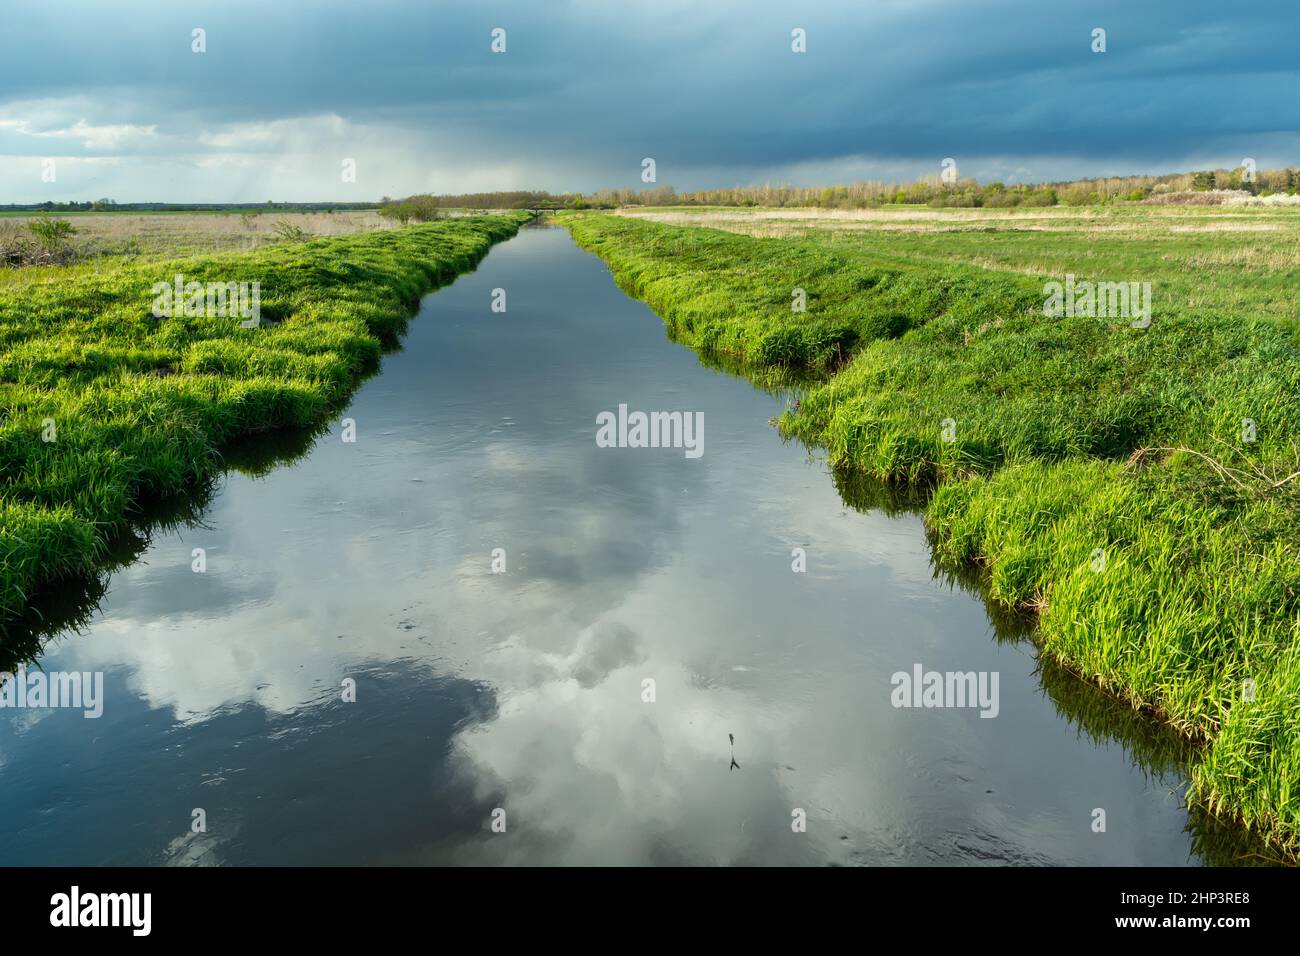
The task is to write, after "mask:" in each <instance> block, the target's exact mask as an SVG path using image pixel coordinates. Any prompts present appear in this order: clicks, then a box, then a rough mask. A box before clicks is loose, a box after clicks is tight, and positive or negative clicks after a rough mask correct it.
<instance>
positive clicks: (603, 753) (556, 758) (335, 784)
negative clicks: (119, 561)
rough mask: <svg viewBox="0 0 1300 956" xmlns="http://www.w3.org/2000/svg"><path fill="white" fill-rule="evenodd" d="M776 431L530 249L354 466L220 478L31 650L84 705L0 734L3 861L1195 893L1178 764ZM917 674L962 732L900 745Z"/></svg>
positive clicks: (466, 286)
mask: <svg viewBox="0 0 1300 956" xmlns="http://www.w3.org/2000/svg"><path fill="white" fill-rule="evenodd" d="M498 287H499V288H504V289H505V290H506V292H507V306H508V311H507V312H506V313H504V314H502V313H494V312H492V311H491V310H490V308H489V305H490V302H491V295H492V290H493V289H494V288H498ZM786 400H787V399H786V398H785V397H783V396H781V395H777V394H769V393H765V392H763V391H761V390H759V389H756V388H754V387H753V386H751V384H750V383H748V382H746V381H745V380H743V379H741V378H737V377H735V376H732V375H728V374H725V373H722V372H719V371H715V370H711V369H709V368H706V367H704V366H703V365H701V363H700V361H699V360H698V359H697V358H696V356H695V355H694V354H693V353H691V352H689V351H687V350H686V349H684V348H681V347H679V346H677V345H674V344H673V343H671V342H669V341H667V340H666V339H665V336H664V333H663V327H662V324H661V323H660V321H659V320H658V319H657V318H656V317H655V316H654V315H653V314H652V313H651V312H650V311H649V310H648V309H647V308H646V307H645V306H643V305H642V304H640V303H638V302H636V301H633V300H631V299H629V298H627V297H626V296H625V295H624V294H623V293H622V292H621V291H620V290H619V289H618V288H617V287H616V286H615V284H614V282H613V281H612V279H611V277H610V276H609V274H608V272H607V271H606V270H605V268H604V267H603V265H602V263H601V262H600V261H599V260H597V259H596V258H594V257H592V256H590V255H588V254H586V253H584V252H581V251H580V250H578V249H577V248H576V247H575V246H574V245H573V243H572V242H571V240H570V239H569V237H568V235H567V233H565V232H563V231H560V230H556V229H549V230H541V229H538V230H525V231H524V232H522V233H521V234H520V235H519V236H518V237H517V238H516V239H514V240H512V241H510V242H508V243H506V244H503V245H501V246H498V247H497V248H496V249H494V250H493V251H492V252H491V254H490V255H489V256H488V258H487V259H486V260H485V261H484V263H483V264H482V265H481V266H480V268H479V269H478V271H477V272H475V273H474V274H471V275H467V276H464V277H462V278H461V279H459V280H458V281H457V282H456V283H455V284H454V285H453V286H451V287H449V288H447V289H444V290H442V291H440V292H438V293H436V294H434V295H432V296H430V297H429V298H427V299H426V300H425V303H424V306H423V308H422V310H421V312H420V315H419V316H418V318H416V319H415V320H414V321H413V322H412V324H411V328H410V332H409V334H408V336H407V338H406V339H405V343H404V348H403V350H402V351H401V352H399V353H396V354H393V355H390V356H388V357H387V358H386V359H385V361H384V366H383V370H382V374H380V375H379V376H377V377H375V378H373V379H371V380H370V381H369V382H368V383H367V384H366V385H365V386H364V387H363V388H362V389H361V391H360V392H359V393H358V394H357V396H356V398H355V401H354V402H353V403H352V404H351V406H350V407H349V408H348V409H347V411H346V412H344V413H343V415H341V416H340V420H341V419H342V418H345V417H346V418H351V419H353V420H354V421H355V423H356V433H357V440H356V441H355V443H345V442H344V441H342V439H341V428H340V423H339V422H335V423H334V425H333V426H332V427H331V429H330V431H329V432H328V433H326V434H324V435H323V436H321V437H320V438H319V439H318V440H317V441H316V442H315V444H314V445H312V446H311V448H310V451H309V452H308V453H307V454H306V455H305V456H303V457H302V458H300V459H299V460H298V461H296V462H295V463H293V464H291V465H288V466H285V467H280V468H276V469H271V470H269V471H266V472H265V473H264V474H262V475H261V476H260V477H250V476H249V475H247V474H243V473H240V472H232V473H231V474H230V475H229V476H228V478H227V480H226V481H225V483H224V485H223V486H222V487H221V488H220V489H219V490H218V491H217V493H216V494H215V495H214V496H213V497H212V499H211V500H210V501H209V502H207V507H206V510H205V511H204V513H203V517H202V520H201V521H200V522H197V523H190V524H186V525H183V526H182V527H180V528H179V529H176V530H174V531H157V532H156V533H155V535H154V537H153V540H152V542H151V544H150V545H149V547H148V548H147V549H146V550H145V551H144V553H143V555H141V557H140V560H139V561H137V562H135V563H133V564H131V565H129V566H128V567H126V568H125V569H123V570H120V571H119V572H117V573H116V574H114V575H113V576H112V578H111V582H110V589H109V593H108V594H107V596H105V597H104V598H103V600H102V601H101V602H100V608H99V610H98V611H97V612H95V613H94V614H93V616H92V620H91V623H90V625H89V626H88V627H86V628H85V629H84V632H83V633H81V634H73V635H67V636H63V637H61V638H59V639H57V640H55V641H53V642H51V643H50V644H49V645H48V647H47V648H46V650H45V652H44V654H43V656H42V658H41V661H40V664H41V666H42V667H44V668H45V669H47V670H63V671H71V670H76V671H102V672H104V674H105V702H104V713H103V716H102V717H101V718H99V719H97V720H87V719H84V718H83V717H82V716H81V713H80V711H71V710H44V711H35V710H27V711H15V710H3V711H0V861H2V862H4V863H11V864H12V863H24V864H34V863H66V864H127V863H145V864H155V863H175V864H261V863H290V864H299V863H497V862H506V863H614V864H643V863H763V864H768V863H866V864H889V863H905V862H907V863H1000V862H1010V863H1115V864H1156V863H1162V864H1183V863H1187V862H1193V863H1195V862H1218V861H1221V860H1222V859H1225V857H1224V856H1223V854H1224V853H1225V852H1231V851H1230V850H1229V851H1224V850H1222V849H1221V847H1222V845H1223V844H1224V843H1225V842H1226V843H1228V844H1230V843H1231V840H1230V838H1229V837H1226V836H1225V835H1224V834H1222V833H1219V832H1216V831H1215V830H1213V829H1209V828H1206V827H1205V826H1204V825H1202V824H1200V823H1199V822H1195V821H1193V822H1189V816H1188V813H1187V811H1186V810H1185V809H1184V808H1183V806H1182V804H1181V801H1180V798H1179V793H1180V792H1181V788H1182V786H1183V784H1184V781H1185V772H1186V763H1185V760H1186V755H1185V754H1182V753H1180V748H1179V747H1178V746H1177V745H1176V744H1175V743H1174V742H1172V741H1170V740H1169V739H1167V738H1166V737H1164V736H1163V735H1162V734H1161V733H1159V732H1158V731H1156V730H1154V729H1153V728H1152V727H1150V726H1149V725H1148V724H1146V723H1145V722H1144V721H1142V720H1140V719H1137V718H1135V717H1133V716H1132V715H1129V714H1128V713H1127V712H1126V711H1124V710H1123V709H1122V708H1116V707H1114V706H1113V705H1111V704H1110V703H1109V702H1108V701H1107V700H1106V699H1105V698H1103V697H1102V696H1101V695H1100V694H1098V693H1096V692H1094V691H1092V690H1091V689H1090V688H1087V687H1084V686H1082V685H1080V684H1078V683H1077V682H1075V681H1074V680H1073V679H1071V678H1069V677H1068V676H1066V675H1063V674H1060V673H1058V672H1055V671H1052V670H1050V669H1046V670H1044V669H1042V668H1040V667H1039V666H1038V663H1037V661H1036V656H1035V652H1034V649H1033V646H1032V644H1031V643H1029V642H1027V641H1026V640H1024V639H1023V636H1022V634H1021V632H1020V631H1018V629H1017V627H1016V624H1015V622H1013V621H1006V620H1000V619H999V620H997V621H996V623H994V622H993V621H991V618H990V611H989V610H988V609H987V608H986V606H985V604H984V602H983V601H982V600H981V598H980V597H979V596H978V594H977V593H975V592H973V591H972V590H970V582H967V581H965V580H964V579H959V578H954V577H953V576H952V575H950V574H948V573H945V572H943V571H940V570H936V569H935V567H934V566H933V564H932V558H931V552H930V549H929V546H928V544H927V541H926V538H925V535H924V531H923V528H922V525H921V522H920V520H919V519H918V518H917V517H916V516H915V515H914V514H912V513H908V512H898V511H896V510H894V509H891V508H890V507H888V502H887V501H886V500H885V499H884V497H883V496H882V495H881V494H880V492H879V491H878V490H876V489H873V488H872V487H871V486H863V485H855V484H853V483H849V482H844V481H840V482H839V483H838V485H839V488H838V490H837V482H836V481H835V480H833V478H832V476H830V475H829V474H828V471H827V469H826V467H825V465H824V464H823V463H821V462H820V461H818V460H817V459H816V458H815V456H810V455H809V453H808V452H807V451H806V450H805V449H803V448H802V447H799V446H797V445H792V444H784V443H783V442H782V441H781V439H780V438H779V437H778V435H777V434H776V432H775V431H774V430H773V429H772V428H771V427H770V425H769V424H768V421H769V419H770V418H771V417H772V416H774V415H775V414H777V413H778V412H779V411H780V410H781V408H782V406H783V404H784V402H785V401H786ZM620 403H626V404H627V405H628V406H629V407H630V408H631V409H634V410H635V409H641V410H647V411H649V410H686V411H699V412H703V414H704V421H705V431H704V454H703V456H702V457H700V458H698V459H689V458H687V457H686V456H685V455H684V453H683V451H682V450H681V449H638V448H598V447H597V446H596V443H595V419H596V415H597V414H598V413H599V412H601V411H604V410H615V409H617V407H618V405H619V404H620ZM840 491H843V494H844V496H845V498H847V499H848V503H846V501H845V499H844V498H842V497H841V494H840ZM882 505H884V507H881V506H882ZM859 507H860V508H863V509H865V510H861V511H860V510H857V509H858V508H859ZM199 547H201V548H204V549H205V550H206V555H207V571H206V573H202V574H199V573H195V572H194V571H192V570H191V561H192V556H191V555H192V550H193V549H194V548H199ZM796 547H801V548H804V549H805V551H806V555H807V571H806V573H795V572H793V571H792V570H791V564H792V556H791V551H792V549H793V548H796ZM494 548H502V549H504V551H505V560H506V567H507V571H506V573H504V574H493V573H492V570H491V563H492V552H493V549H494ZM995 617H996V615H995ZM914 664H920V665H922V666H923V667H924V668H925V669H926V670H939V671H975V672H997V674H998V676H999V685H998V689H999V696H998V714H997V716H996V717H995V718H992V719H986V718H981V717H980V716H979V711H978V710H976V709H970V708H935V709H924V708H922V709H912V708H895V707H894V706H892V705H891V700H890V698H891V691H892V688H891V685H890V678H891V675H892V674H893V673H895V672H896V671H905V672H909V673H910V672H911V670H912V668H913V665H914ZM348 678H351V679H353V680H355V682H356V700H355V702H345V701H344V700H343V699H342V684H343V682H344V680H345V679H348ZM647 679H650V680H653V681H654V692H655V699H654V701H653V702H645V701H644V700H643V686H644V685H643V681H645V680H647ZM729 735H731V736H734V738H735V744H734V749H733V747H732V745H731V744H730V742H729ZM733 755H734V762H735V763H736V764H738V767H733V766H732V763H733ZM195 808H202V809H203V810H204V811H205V813H206V822H207V828H206V832H201V833H195V832H193V831H192V827H191V821H192V811H193V810H194V809H195ZM497 808H500V809H502V810H504V811H505V823H506V830H505V832H504V833H494V832H493V831H492V829H491V823H492V819H493V812H494V810H496V809H497ZM1095 808H1101V809H1104V810H1105V812H1106V830H1105V832H1101V833H1098V832H1093V828H1092V826H1093V819H1094V816H1093V811H1094V809H1095ZM796 810H802V811H804V813H806V817H807V829H806V832H794V831H793V830H792V820H793V819H794V817H793V816H792V814H794V813H795V811H796Z"/></svg>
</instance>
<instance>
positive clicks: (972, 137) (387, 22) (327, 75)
mask: <svg viewBox="0 0 1300 956" xmlns="http://www.w3.org/2000/svg"><path fill="white" fill-rule="evenodd" d="M1298 10H1300V8H1298V7H1297V5H1296V4H1295V3H1293V2H1291V0H1273V2H1268V3H1256V4H1252V5H1250V6H1249V7H1241V8H1240V9H1237V8H1233V7H1231V6H1225V5H1224V4H1222V3H1220V2H1215V3H1210V2H1201V0H1190V2H1189V0H1148V2H1144V3H1141V4H1134V3H1132V2H1129V0H1123V2H1111V0H1105V2H1092V3H1072V4H1050V3H1043V2H1041V0H987V2H961V3H959V2H956V0H946V2H933V0H908V2H901V0H895V2H891V0H881V2H874V3H870V4H866V3H862V2H857V0H853V2H843V3H822V4H803V3H800V4H792V3H791V4H786V3H775V2H760V3H755V2H740V0H736V2H724V0H717V2H712V3H708V4H704V3H698V2H690V3H686V2H672V0H669V2H659V3H653V4H623V3H618V4H615V3H597V2H576V0H570V2H558V3H545V4H542V3H522V2H520V3H497V4H475V5H462V4H449V3H448V4H442V3H428V2H417V0H379V2H368V3H357V2H351V0H350V2H339V0H323V2H306V0H300V2H297V0H295V2H280V3H276V4H266V3H261V2H248V0H225V2H221V3H205V2H195V3H173V2H166V0H145V2H140V0H136V2H132V3H122V2H106V3H89V2H86V3H67V4H50V3H48V2H44V0H10V3H9V4H8V9H7V12H6V14H5V20H4V27H5V28H4V30H3V31H0V64H3V66H0V71H2V72H3V82H2V83H0V171H3V172H4V173H5V181H4V183H3V188H2V189H0V201H13V200H22V199H28V198H31V196H32V195H33V193H34V192H36V191H37V190H36V189H35V187H34V186H33V185H32V184H31V183H30V181H24V180H28V179H29V178H30V173H31V171H32V170H33V169H34V164H35V163H36V161H37V158H39V157H43V156H51V155H54V156H62V157H68V158H69V159H76V158H83V157H84V158H98V159H100V160H107V161H108V162H101V163H99V164H88V165H87V166H86V168H85V169H86V170H90V171H91V172H85V170H81V169H80V168H79V167H76V168H77V169H78V175H81V174H83V173H84V174H85V175H88V176H90V177H91V180H92V181H93V182H95V183H96V184H100V183H102V184H104V185H105V188H107V187H108V186H110V185H111V186H116V187H117V190H116V192H115V193H114V194H115V195H119V194H120V196H119V198H131V197H127V196H126V195H125V194H126V193H128V192H129V193H137V194H139V193H142V192H143V193H149V191H150V189H153V190H154V191H155V192H156V190H158V189H168V188H170V189H173V190H174V189H184V188H194V187H193V185H192V184H193V183H194V182H203V183H205V184H208V186H209V187H210V188H209V191H210V192H211V191H213V190H215V191H217V192H220V191H222V190H225V191H226V192H227V193H233V192H234V191H238V190H241V189H253V190H257V192H256V193H255V194H253V195H233V194H232V195H224V194H223V195H220V196H215V197H213V198H243V199H248V198H252V199H261V198H265V197H264V196H263V195H262V192H265V191H266V190H277V191H278V192H277V194H279V195H283V194H284V193H287V192H292V191H293V190H294V189H295V188H307V186H311V187H312V188H314V189H319V188H321V184H323V183H328V182H329V181H330V179H329V177H328V176H327V175H326V173H325V172H324V169H320V170H316V169H312V168H309V166H310V163H309V162H307V160H303V161H294V160H290V159H289V158H288V157H290V156H294V155H301V156H303V157H328V158H329V159H330V160H331V161H333V163H334V166H333V168H337V161H336V160H335V159H334V158H335V157H336V156H348V155H355V154H361V155H363V156H365V157H366V164H367V165H366V168H367V169H368V170H369V171H371V173H372V174H373V178H372V180H371V182H370V183H369V184H368V185H370V186H371V187H372V188H371V189H370V193H373V194H377V193H379V192H390V193H398V192H403V191H409V190H414V189H421V188H440V189H452V188H455V187H456V185H457V184H461V183H463V184H464V185H465V188H489V187H490V186H491V185H493V184H496V185H501V186H515V185H523V184H534V185H537V186H542V187H548V188H552V189H592V188H598V187H603V186H630V185H639V181H638V179H637V175H638V173H639V170H640V166H639V163H640V160H641V158H642V157H643V156H653V157H655V158H656V160H657V162H658V164H659V173H660V176H659V179H660V182H670V183H672V184H673V185H675V186H677V187H678V188H697V187H706V186H717V185H730V184H732V183H735V182H743V181H748V180H751V179H754V178H756V177H760V176H771V175H777V176H784V177H786V178H790V179H794V180H800V179H803V180H810V179H812V180H815V179H819V178H821V179H825V178H841V179H843V178H852V177H855V176H865V175H873V174H877V175H882V176H905V177H907V178H912V177H914V176H916V175H919V174H921V173H926V172H933V171H934V169H935V168H937V163H938V161H939V159H941V158H942V157H945V156H954V157H957V158H958V160H959V162H960V163H961V164H962V168H963V171H964V172H968V173H974V174H976V175H980V174H981V173H984V172H1001V171H1003V170H1004V169H1007V168H1010V167H1011V166H1014V165H1016V164H1019V165H1020V166H1021V167H1023V168H1024V169H1025V170H1026V171H1027V172H1030V173H1032V174H1033V175H1036V176H1038V177H1039V178H1051V177H1054V176H1058V175H1073V174H1079V173H1084V172H1092V173H1105V172H1112V171H1113V172H1131V171H1139V170H1146V171H1153V172H1158V171H1165V170H1166V169H1168V168H1177V167H1180V166H1185V165H1187V164H1188V163H1191V162H1193V161H1195V162H1201V163H1209V162H1218V163H1224V164H1231V163H1235V162H1236V161H1237V160H1238V159H1240V158H1241V156H1242V155H1247V154H1249V155H1252V156H1254V157H1255V158H1256V159H1257V160H1258V161H1259V162H1260V163H1261V165H1264V166H1268V165H1278V164H1282V163H1286V162H1290V161H1293V160H1294V157H1293V155H1292V152H1291V151H1292V150H1293V148H1294V146H1295V145H1296V137H1295V128H1296V123H1295V119H1294V117H1293V115H1292V111H1291V109H1290V107H1289V100H1290V99H1291V97H1290V95H1289V91H1290V90H1291V89H1293V88H1294V84H1295V82H1296V79H1297V76H1296V73H1297V66H1298V65H1300V54H1297V53H1296V50H1295V39H1296V37H1297V33H1298V31H1297V27H1300V12H1298ZM498 26H500V27H504V28H505V29H506V30H507V36H508V50H507V52H506V53H505V54H504V55H494V54H492V53H491V51H490V49H489V42H490V37H489V34H490V31H491V30H492V28H493V27H498ZM796 26H797V27H802V28H804V29H806V30H807V36H808V52H807V53H806V54H803V55H796V54H793V53H792V52H791V51H790V30H791V29H792V28H793V27H796ZM195 27H202V28H203V29H204V30H206V33H207V47H208V52H207V53H206V54H204V55H202V56H199V55H195V54H194V53H192V52H191V50H190V32H191V30H192V29H193V28H195ZM1094 27H1102V28H1104V29H1105V30H1106V31H1107V52H1106V53H1104V54H1094V53H1093V52H1092V51H1091V50H1090V33H1091V31H1092V29H1093V28H1094ZM270 158H274V159H275V160H276V161H275V162H274V163H272V162H271V161H270ZM195 170H202V175H201V177H199V174H198V173H197V172H195ZM173 174H174V178H172V177H173ZM191 174H193V175H191ZM333 178H334V180H335V181H336V180H337V176H334V177H333ZM69 188H71V187H69ZM87 188H88V187H87ZM334 192H337V190H334ZM369 195H370V194H367V196H366V197H358V198H369ZM137 198H139V197H137ZM155 198H158V197H156V196H155ZM165 198H172V199H179V198H186V197H184V196H182V195H169V196H167V197H165ZM286 198H287V197H286ZM301 198H309V197H305V196H304V197H301Z"/></svg>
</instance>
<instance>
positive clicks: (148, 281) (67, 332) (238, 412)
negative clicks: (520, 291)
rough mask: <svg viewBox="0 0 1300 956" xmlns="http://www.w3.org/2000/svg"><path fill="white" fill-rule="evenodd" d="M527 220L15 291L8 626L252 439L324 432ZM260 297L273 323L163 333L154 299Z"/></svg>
mask: <svg viewBox="0 0 1300 956" xmlns="http://www.w3.org/2000/svg"><path fill="white" fill-rule="evenodd" d="M528 218H529V217H528V216H527V215H526V214H510V215H500V216H487V217H480V218H462V219H456V220H449V221H446V222H440V223H435V224H430V225H424V226H417V227H412V228H409V229H401V230H392V231H384V232H377V233H370V234H365V235H352V236H345V237H340V238H328V239H318V240H314V241H311V242H306V243H298V244H293V245H284V246H276V247H270V248H266V249H261V250H258V251H255V252H248V253H235V254H221V255H215V256H208V257H203V258H194V259H187V260H166V261H155V262H151V263H143V264H127V263H118V264H117V265H115V266H113V267H111V268H105V269H101V270H98V271H92V270H89V269H83V268H78V269H70V270H66V271H62V272H50V271H49V270H44V269H34V270H31V271H30V272H23V271H22V270H20V271H19V273H18V274H17V275H14V276H11V277H10V278H9V280H8V281H7V282H6V283H5V284H3V285H2V286H0V625H5V624H7V623H8V622H10V621H13V620H15V619H16V618H17V617H18V616H19V615H21V613H22V612H23V610H24V608H25V607H26V606H27V604H28V601H29V599H30V598H31V597H32V596H33V594H34V593H35V591H36V590H37V589H39V588H41V587H43V586H45V585H48V584H49V583H51V582H52V581H55V580H57V579H59V578H62V577H66V576H68V575H77V574H86V573H89V572H91V571H93V570H94V568H95V567H96V566H97V564H98V562H100V561H101V559H102V558H103V552H104V548H105V543H106V542H107V541H108V540H109V539H110V538H111V537H112V536H113V535H115V534H116V533H118V532H120V531H121V530H123V529H124V528H125V527H126V526H127V525H128V524H129V522H130V520H131V518H132V516H133V515H135V514H136V513H137V512H138V509H139V507H140V506H141V503H142V502H146V501H149V500H155V499H164V498H167V497H168V496H172V495H177V494H181V493H183V492H185V491H186V490H187V489H190V488H193V487H194V486H195V485H198V484H201V483H203V482H205V481H207V480H209V479H210V478H211V477H212V476H213V475H214V474H215V473H216V471H217V470H218V469H219V468H220V456H219V450H220V449H221V448H222V447H223V446H225V445H227V444H228V443H230V442H233V441H235V440H237V439H240V438H242V437H246V436H249V435H254V434H257V433H261V432H267V431H270V430H274V429H280V428H286V427H304V428H306V427H312V426H316V425H319V424H320V423H321V421H322V420H323V419H325V418H326V417H327V416H328V415H329V414H330V413H331V412H332V411H333V410H335V409H336V408H338V407H339V405H340V404H341V403H342V402H343V401H344V400H345V399H346V398H347V396H348V395H349V394H350V393H351V391H352V389H353V388H355V386H356V385H357V384H358V382H359V381H360V380H361V378H362V377H363V376H364V375H365V374H366V372H367V371H368V370H369V369H371V368H373V367H374V365H375V363H376V362H377V360H378V359H379V356H380V354H381V351H382V349H383V347H384V346H385V345H392V344H394V343H396V341H397V339H398V336H399V335H400V334H401V333H402V331H403V330H404V328H405V326H406V322H407V320H408V318H409V316H410V314H411V311H412V309H413V307H414V305H415V304H416V302H417V300H418V297H419V296H420V295H421V294H422V293H424V292H427V291H428V290H430V289H431V288H434V287H435V286H437V285H438V284H440V283H444V282H447V281H449V280H450V279H452V278H454V277H455V276H456V275H457V274H459V273H461V272H464V271H466V270H468V269H471V268H473V267H474V265H475V264H477V262H478V261H479V259H480V258H481V257H482V256H483V255H484V254H485V253H486V252H487V250H488V248H489V247H490V246H491V245H492V243H494V242H497V241H500V240H502V239H505V238H508V237H509V236H511V235H513V234H514V233H515V231H516V230H517V229H518V227H519V226H520V225H521V224H522V223H523V222H525V221H526V220H527V219H528ZM176 273H182V274H183V275H184V276H185V279H186V281H199V282H258V283H260V287H261V303H262V318H263V320H264V324H263V325H262V326H261V327H258V328H249V329H245V328H241V327H240V324H239V319H238V318H217V317H183V316H177V317H174V318H158V317H155V316H154V315H153V314H152V312H153V300H154V296H153V295H152V292H151V289H152V286H153V285H154V283H156V282H170V281H172V278H173V276H174V275H175V274H176Z"/></svg>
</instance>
